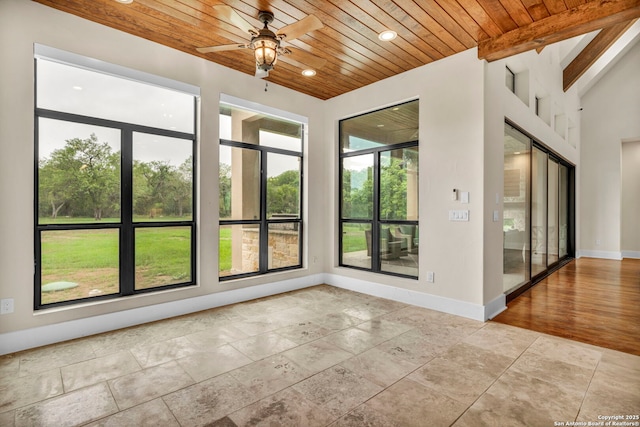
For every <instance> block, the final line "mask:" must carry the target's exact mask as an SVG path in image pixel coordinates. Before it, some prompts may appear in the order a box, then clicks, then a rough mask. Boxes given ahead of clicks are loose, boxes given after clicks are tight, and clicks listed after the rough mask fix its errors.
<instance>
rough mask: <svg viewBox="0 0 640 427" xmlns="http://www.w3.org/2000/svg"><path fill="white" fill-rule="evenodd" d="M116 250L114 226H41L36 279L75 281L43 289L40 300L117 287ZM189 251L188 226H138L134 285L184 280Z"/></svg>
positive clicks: (188, 269)
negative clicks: (67, 286)
mask: <svg viewBox="0 0 640 427" xmlns="http://www.w3.org/2000/svg"><path fill="white" fill-rule="evenodd" d="M164 220H166V218H165V219H164ZM108 221H109V220H107V219H104V220H103V222H105V223H106V222H108ZM61 222H62V221H56V223H61ZM70 222H71V221H70ZM73 222H75V223H78V222H80V221H78V220H74V221H73ZM86 222H93V221H92V220H88V221H86ZM119 256H120V251H119V237H118V230H116V229H98V230H51V231H43V232H42V284H43V285H46V284H48V283H51V282H61V281H64V282H73V283H77V284H78V286H77V287H75V288H71V289H66V290H62V291H55V292H43V293H42V303H43V304H48V303H52V302H59V301H68V300H74V299H79V298H86V297H89V296H96V295H108V294H114V293H118V292H119V286H118V284H119ZM190 257H191V237H190V228H189V227H162V228H160V227H158V228H138V229H137V230H136V236H135V284H136V289H146V288H152V287H156V286H162V285H166V284H172V283H181V282H187V281H189V280H190V275H191V258H190Z"/></svg>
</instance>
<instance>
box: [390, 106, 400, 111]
mask: <svg viewBox="0 0 640 427" xmlns="http://www.w3.org/2000/svg"><path fill="white" fill-rule="evenodd" d="M399 109H400V107H393V108H392V109H391V111H398V110H399Z"/></svg>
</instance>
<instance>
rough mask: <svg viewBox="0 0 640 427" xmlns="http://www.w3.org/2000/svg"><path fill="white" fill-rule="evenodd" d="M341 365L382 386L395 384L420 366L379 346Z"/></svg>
mask: <svg viewBox="0 0 640 427" xmlns="http://www.w3.org/2000/svg"><path fill="white" fill-rule="evenodd" d="M340 365H341V366H344V367H345V368H347V369H349V370H351V371H353V372H355V373H357V374H358V375H360V376H362V377H364V378H366V379H368V380H369V381H371V382H372V383H374V384H377V385H379V386H382V387H387V386H389V385H391V384H393V383H394V382H396V381H398V380H399V379H401V378H403V377H405V376H407V375H408V374H410V373H411V372H413V371H415V370H416V369H417V368H419V367H420V365H418V364H415V363H412V362H410V361H408V360H405V359H403V358H401V357H399V356H397V355H394V354H392V353H387V352H384V351H382V350H379V349H378V348H372V349H370V350H367V351H365V352H364V353H360V354H359V355H357V356H354V357H352V358H351V359H347V360H345V361H344V362H341V363H340Z"/></svg>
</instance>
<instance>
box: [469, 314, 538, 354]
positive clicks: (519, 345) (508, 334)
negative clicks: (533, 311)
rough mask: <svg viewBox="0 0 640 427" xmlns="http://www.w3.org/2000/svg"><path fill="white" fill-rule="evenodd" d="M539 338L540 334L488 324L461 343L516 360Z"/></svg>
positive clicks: (498, 324) (497, 324)
mask: <svg viewBox="0 0 640 427" xmlns="http://www.w3.org/2000/svg"><path fill="white" fill-rule="evenodd" d="M539 336H540V334H539V333H537V332H532V331H527V330H526V329H520V328H516V327H513V326H508V325H503V324H500V323H491V322H489V323H487V324H486V325H485V326H484V327H483V328H481V329H479V330H478V331H476V332H474V333H473V334H471V335H469V336H468V337H467V338H465V339H464V340H463V342H465V343H467V344H473V345H475V346H476V347H480V348H483V349H485V350H490V351H493V352H495V353H499V354H503V355H505V356H508V357H512V358H516V357H518V356H520V355H521V354H522V353H523V352H524V351H525V350H526V349H527V348H528V347H529V346H530V345H531V344H532V343H533V342H534V341H535V340H536V338H538V337H539Z"/></svg>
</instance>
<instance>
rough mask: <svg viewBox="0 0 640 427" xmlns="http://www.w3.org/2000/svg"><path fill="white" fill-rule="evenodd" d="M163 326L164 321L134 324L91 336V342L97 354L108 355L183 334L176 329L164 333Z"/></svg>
mask: <svg viewBox="0 0 640 427" xmlns="http://www.w3.org/2000/svg"><path fill="white" fill-rule="evenodd" d="M161 326H162V322H155V323H149V324H144V325H139V326H134V327H131V328H127V329H121V330H118V331H113V332H107V333H104V334H100V335H96V336H93V337H90V338H89V342H90V343H91V347H92V348H93V351H94V352H95V354H96V356H106V355H107V354H112V353H117V352H119V351H121V350H129V349H131V348H133V347H135V346H142V345H146V344H154V343H158V342H162V341H167V340H169V339H171V338H176V337H178V336H181V335H183V334H181V333H179V332H178V331H176V330H175V329H173V330H167V331H165V333H163V331H162V330H161Z"/></svg>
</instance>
